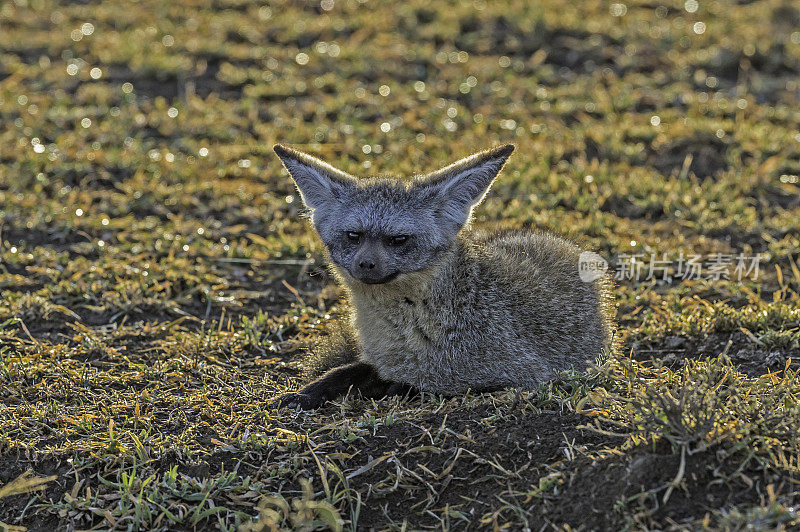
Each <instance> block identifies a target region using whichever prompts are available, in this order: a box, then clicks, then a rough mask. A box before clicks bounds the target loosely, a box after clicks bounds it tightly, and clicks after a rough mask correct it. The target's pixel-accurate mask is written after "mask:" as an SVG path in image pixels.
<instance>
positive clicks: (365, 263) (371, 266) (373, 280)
mask: <svg viewBox="0 0 800 532" xmlns="http://www.w3.org/2000/svg"><path fill="white" fill-rule="evenodd" d="M379 246H380V245H379V244H378V245H371V244H369V243H364V244H363V245H362V246H361V249H359V250H358V252H356V254H355V255H354V256H353V261H352V264H351V265H350V268H348V269H349V270H350V275H352V276H353V277H354V278H356V279H358V280H359V281H361V282H363V283H367V284H379V283H385V282H387V281H391V280H392V279H394V278H395V277H396V276H397V273H396V272H391V271H388V270H389V268H388V267H387V260H386V256H385V253H384V252H383V250H381V249H379Z"/></svg>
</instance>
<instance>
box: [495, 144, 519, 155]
mask: <svg viewBox="0 0 800 532" xmlns="http://www.w3.org/2000/svg"><path fill="white" fill-rule="evenodd" d="M516 148H517V147H516V146H515V145H514V144H503V145H502V146H498V147H497V148H495V150H497V154H498V155H502V156H504V157H508V156H509V155H511V153H512V152H513V151H514V150H515V149H516Z"/></svg>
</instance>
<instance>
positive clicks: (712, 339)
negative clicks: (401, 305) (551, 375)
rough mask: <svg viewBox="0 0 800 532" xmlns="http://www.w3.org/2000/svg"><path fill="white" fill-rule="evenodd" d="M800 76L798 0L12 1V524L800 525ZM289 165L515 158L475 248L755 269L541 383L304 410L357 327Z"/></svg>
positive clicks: (706, 282) (702, 289) (2, 345)
mask: <svg viewBox="0 0 800 532" xmlns="http://www.w3.org/2000/svg"><path fill="white" fill-rule="evenodd" d="M799 76H800V9H798V7H797V6H796V5H794V3H793V2H790V1H789V0H786V1H784V0H758V1H754V2H741V1H740V2H736V1H733V0H716V1H711V0H699V1H698V2H693V1H692V0H689V1H686V2H683V1H678V0H674V1H673V0H664V1H658V2H650V1H644V0H635V1H628V0H623V2H617V3H606V2H592V1H588V0H586V1H576V2H569V3H566V4H565V3H564V2H557V1H555V0H542V1H541V2H527V1H522V0H512V1H510V2H485V1H483V0H473V1H452V2H450V1H448V2H429V1H428V2H422V1H418V0H413V1H410V2H388V1H383V0H369V1H366V0H323V1H322V2H288V1H285V2H255V1H251V0H214V1H210V0H209V1H206V0H203V1H200V0H182V1H179V2H157V1H154V0H138V1H134V0H111V1H103V2H99V1H92V0H89V1H81V2H69V3H67V2H54V1H51V0H14V1H12V2H4V3H2V5H0V125H2V127H0V146H1V148H0V529H8V530H22V529H25V528H27V529H30V530H53V529H68V528H70V527H72V528H74V529H90V528H92V529H114V530H189V529H209V528H211V529H213V528H219V529H222V530H233V529H237V528H241V529H248V530H276V529H280V530H283V529H286V530H289V529H313V528H326V527H327V528H331V529H335V530H336V529H356V528H358V529H369V528H374V529H378V530H379V529H397V530H409V529H426V528H439V529H465V528H491V529H500V530H502V529H507V530H520V529H523V528H528V529H541V528H544V529H548V528H553V529H560V528H572V529H579V528H584V529H597V528H601V529H621V528H628V529H643V528H659V529H682V528H692V527H701V526H709V527H712V528H717V529H730V530H741V529H758V530H760V529H769V530H773V529H781V528H787V529H790V528H793V527H797V526H799V525H800V518H799V517H798V515H797V512H796V508H797V504H798V492H797V488H796V486H797V481H798V461H799V460H800V440H798V436H797V431H796V428H797V427H798V426H800V407H798V394H799V393H800V384H798V376H797V373H796V365H795V362H794V361H793V360H792V357H794V358H795V359H796V358H797V355H796V353H798V348H799V346H798V342H800V305H799V304H798V301H800V298H799V297H798V292H800V271H799V270H798V267H797V261H798V254H797V249H798V247H799V246H800V239H799V235H800V198H799V197H798V194H799V193H800V189H799V188H798V175H799V174H800V112H798V108H800V107H799V106H798V104H800V83H799V82H798V77H799ZM275 142H283V143H287V144H291V145H295V146H297V147H299V148H301V149H304V150H306V151H309V152H311V153H314V154H316V155H318V156H321V157H323V158H325V159H327V160H329V161H330V162H331V163H332V164H335V165H337V166H339V167H341V168H343V169H344V170H346V171H349V172H352V173H354V174H357V175H370V174H378V173H390V174H398V175H411V174H413V173H417V172H423V171H428V170H433V169H435V168H437V167H438V166H443V165H445V164H447V163H449V162H452V161H453V160H455V159H456V158H459V157H462V156H465V155H468V154H470V153H471V152H472V151H475V150H478V149H481V148H485V147H488V146H491V145H494V144H498V143H501V142H514V143H515V144H516V145H517V152H516V153H515V154H514V156H513V157H512V158H511V160H510V161H509V163H508V164H507V166H506V168H505V170H504V171H503V174H502V176H501V178H500V179H499V180H498V182H497V183H496V185H495V186H494V187H493V189H492V192H491V194H490V195H489V197H488V198H487V200H486V201H485V202H484V204H483V205H482V206H481V207H480V208H479V210H478V211H477V213H476V215H477V216H476V222H475V224H476V226H478V227H485V228H490V227H530V228H536V229H545V230H553V231H557V232H559V233H562V234H565V235H566V236H569V237H571V238H574V239H575V240H577V241H579V242H580V243H581V244H582V245H584V246H586V247H588V248H591V249H594V250H596V251H598V252H599V253H600V254H601V255H603V256H604V257H606V258H608V259H610V260H611V262H612V270H613V269H616V268H617V267H619V266H620V263H619V262H618V261H615V257H624V256H626V255H627V256H631V255H637V254H640V255H642V257H640V260H643V261H644V262H645V263H648V262H649V260H650V256H651V254H655V256H656V257H657V258H663V257H664V256H666V257H667V258H668V259H669V260H675V259H677V258H678V257H679V256H680V255H681V254H683V255H685V256H689V255H692V254H695V255H701V256H702V257H703V258H708V257H709V256H710V255H714V254H719V253H721V254H725V255H732V256H734V257H735V256H736V255H738V254H743V255H746V256H755V255H758V256H759V257H760V263H759V271H758V276H757V277H755V276H754V275H749V276H745V279H744V280H743V281H741V282H739V281H738V280H737V279H736V278H735V276H734V278H732V279H725V278H721V279H717V280H715V279H713V278H712V279H694V280H675V281H673V282H671V283H667V282H660V281H658V280H656V279H649V280H648V279H645V277H646V275H642V276H641V278H640V279H639V280H638V281H637V280H635V279H621V280H619V281H618V283H617V286H616V289H615V291H616V295H617V300H618V302H619V322H620V334H621V340H622V345H623V349H622V350H621V352H620V353H618V354H616V355H615V356H613V357H611V359H609V360H608V361H606V362H605V363H604V364H603V365H602V366H601V367H599V368H598V369H597V371H595V372H593V374H592V375H589V376H587V375H564V376H562V377H561V378H559V379H558V380H557V381H556V382H553V383H549V384H547V385H545V386H543V387H542V388H541V389H540V390H538V391H534V392H524V393H520V392H515V391H508V392H503V393H496V394H482V395H473V394H469V395H467V396H464V397H455V398H442V397H436V396H429V395H426V396H423V397H422V398H414V399H403V400H399V399H397V398H394V399H387V400H382V401H367V400H364V399H362V398H359V397H349V398H347V399H344V400H342V401H339V402H336V403H333V404H330V405H328V406H326V407H324V408H323V409H321V410H319V411H317V412H304V413H296V412H286V411H278V410H277V409H276V408H275V407H274V404H273V401H274V398H275V397H276V396H277V395H278V394H280V393H282V392H283V391H285V390H287V389H294V388H295V387H297V386H299V385H300V383H301V377H300V376H301V374H302V369H303V368H302V365H301V360H302V357H301V355H302V352H303V350H304V348H305V347H304V346H305V345H307V343H308V342H309V341H313V338H314V337H315V336H318V335H324V334H325V333H326V331H328V330H329V323H330V322H331V320H332V319H335V318H336V317H337V316H339V315H341V314H342V312H343V311H344V306H343V303H342V301H341V296H342V294H341V292H340V291H339V290H338V289H337V288H336V287H335V286H334V285H333V284H332V280H331V278H330V277H329V275H328V274H327V273H326V271H325V265H324V259H323V255H322V250H321V246H320V243H319V242H318V241H317V240H316V239H315V237H314V235H313V233H312V232H311V231H310V229H309V228H308V226H307V225H306V223H305V222H304V220H303V218H302V216H301V214H302V207H301V205H300V204H299V198H298V196H297V194H296V193H295V191H294V190H293V188H292V184H291V182H290V180H289V179H288V177H287V175H286V174H285V172H284V171H283V170H282V169H281V167H280V164H279V161H278V160H277V159H276V158H275V157H274V156H273V154H272V153H271V146H272V145H273V144H274V143H275ZM644 271H645V273H646V271H647V267H646V266H645V269H644ZM672 273H673V274H674V273H675V272H674V271H672ZM751 273H752V272H751ZM754 277H755V278H754Z"/></svg>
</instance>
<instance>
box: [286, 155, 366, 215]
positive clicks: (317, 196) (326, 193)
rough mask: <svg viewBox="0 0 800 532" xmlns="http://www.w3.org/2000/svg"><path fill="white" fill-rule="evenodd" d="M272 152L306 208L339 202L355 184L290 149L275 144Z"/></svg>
mask: <svg viewBox="0 0 800 532" xmlns="http://www.w3.org/2000/svg"><path fill="white" fill-rule="evenodd" d="M272 149H273V150H275V153H276V154H277V155H278V157H280V158H281V161H282V162H283V165H284V166H285V167H286V169H287V170H289V174H290V175H291V176H292V179H293V180H294V182H295V184H296V185H297V189H298V190H299V191H300V196H301V197H302V198H303V203H305V204H306V206H307V207H308V208H309V209H312V210H313V209H318V208H319V207H323V206H324V205H325V204H326V203H330V202H335V201H338V200H340V199H341V198H342V196H343V195H344V194H346V192H347V191H348V190H349V189H350V187H352V186H353V185H354V184H355V183H356V178H355V177H353V176H351V175H350V174H348V173H345V172H342V171H341V170H339V169H337V168H334V167H333V166H331V165H329V164H328V163H326V162H324V161H321V160H319V159H317V158H316V157H312V156H311V155H308V154H306V153H303V152H301V151H298V150H295V149H294V148H290V147H288V146H283V145H281V144H276V145H275V146H273V147H272Z"/></svg>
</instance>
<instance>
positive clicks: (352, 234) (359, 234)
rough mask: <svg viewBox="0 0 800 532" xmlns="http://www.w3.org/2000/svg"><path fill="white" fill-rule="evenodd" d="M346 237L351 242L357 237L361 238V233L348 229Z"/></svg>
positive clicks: (356, 240)
mask: <svg viewBox="0 0 800 532" xmlns="http://www.w3.org/2000/svg"><path fill="white" fill-rule="evenodd" d="M347 238H349V239H350V241H351V242H358V239H359V238H361V233H356V232H355V231H348V232H347Z"/></svg>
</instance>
